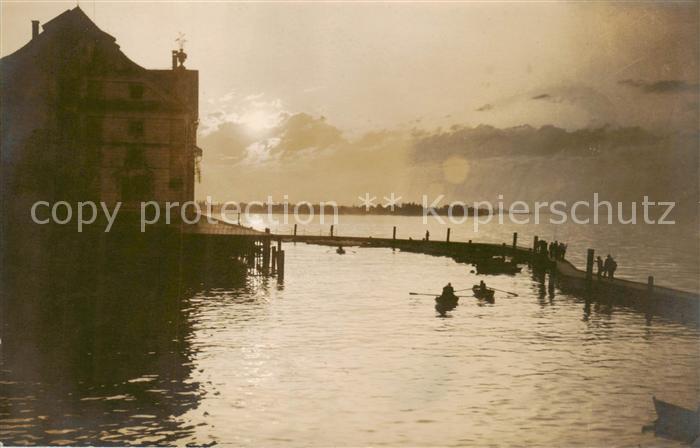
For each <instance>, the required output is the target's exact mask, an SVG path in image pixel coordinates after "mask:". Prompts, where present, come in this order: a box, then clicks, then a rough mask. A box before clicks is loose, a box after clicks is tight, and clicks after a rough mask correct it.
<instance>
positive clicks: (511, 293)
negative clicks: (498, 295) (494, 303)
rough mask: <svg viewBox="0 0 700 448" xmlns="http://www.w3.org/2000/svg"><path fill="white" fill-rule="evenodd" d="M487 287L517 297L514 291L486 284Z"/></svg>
mask: <svg viewBox="0 0 700 448" xmlns="http://www.w3.org/2000/svg"><path fill="white" fill-rule="evenodd" d="M487 288H490V289H493V290H494V291H500V292H505V293H506V294H510V295H512V296H513V297H518V295H517V294H516V293H514V292H510V291H505V290H503V289H496V288H491V287H490V286H487Z"/></svg>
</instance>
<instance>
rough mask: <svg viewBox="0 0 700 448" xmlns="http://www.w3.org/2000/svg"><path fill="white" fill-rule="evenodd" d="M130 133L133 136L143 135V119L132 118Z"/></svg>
mask: <svg viewBox="0 0 700 448" xmlns="http://www.w3.org/2000/svg"><path fill="white" fill-rule="evenodd" d="M129 135H130V136H132V137H143V120H132V121H130V122H129Z"/></svg>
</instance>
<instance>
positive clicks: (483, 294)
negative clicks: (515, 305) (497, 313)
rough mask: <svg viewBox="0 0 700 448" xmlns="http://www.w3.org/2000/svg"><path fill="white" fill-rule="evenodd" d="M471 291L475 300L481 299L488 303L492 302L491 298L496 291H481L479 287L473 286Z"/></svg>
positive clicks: (486, 289)
mask: <svg viewBox="0 0 700 448" xmlns="http://www.w3.org/2000/svg"><path fill="white" fill-rule="evenodd" d="M472 291H473V292H474V297H476V298H477V299H483V300H488V301H493V296H494V294H495V293H496V291H495V290H493V289H491V288H483V289H482V288H481V286H480V285H474V286H473V287H472Z"/></svg>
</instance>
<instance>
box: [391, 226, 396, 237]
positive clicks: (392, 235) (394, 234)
mask: <svg viewBox="0 0 700 448" xmlns="http://www.w3.org/2000/svg"><path fill="white" fill-rule="evenodd" d="M391 239H392V240H396V226H394V232H393V233H392V234H391Z"/></svg>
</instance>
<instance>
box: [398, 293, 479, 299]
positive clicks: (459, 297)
mask: <svg viewBox="0 0 700 448" xmlns="http://www.w3.org/2000/svg"><path fill="white" fill-rule="evenodd" d="M408 294H409V295H412V296H432V297H440V294H435V293H433V294H428V293H425V292H409V293H408ZM455 297H457V298H458V299H461V298H463V297H474V296H455Z"/></svg>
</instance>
